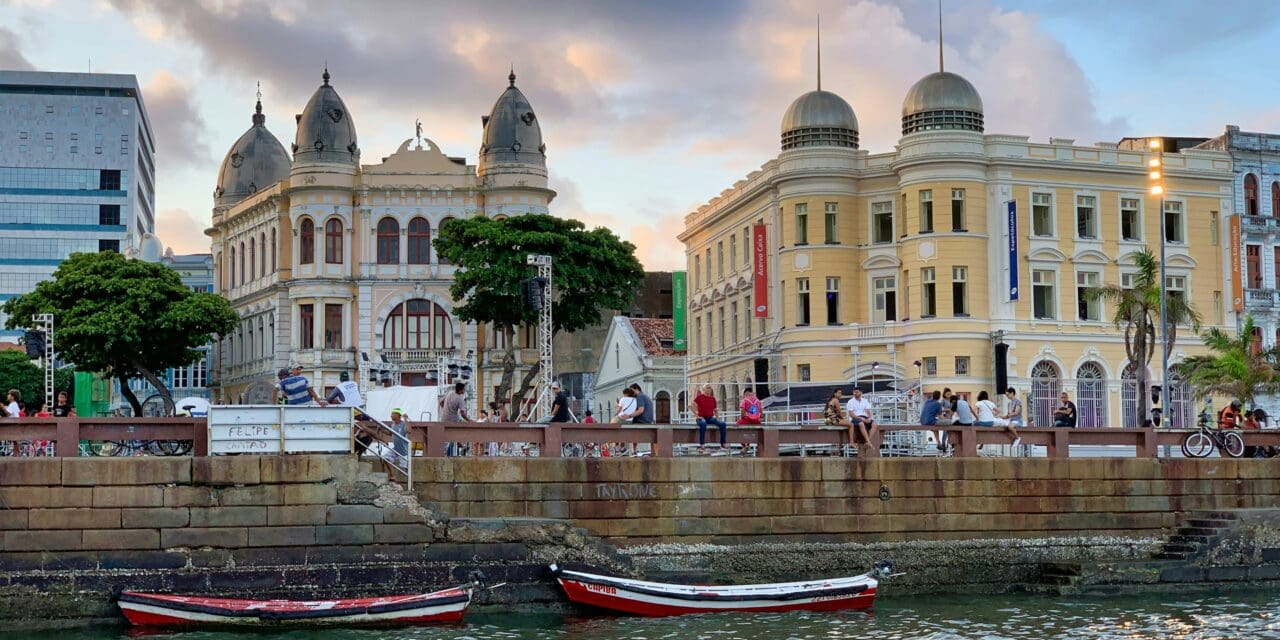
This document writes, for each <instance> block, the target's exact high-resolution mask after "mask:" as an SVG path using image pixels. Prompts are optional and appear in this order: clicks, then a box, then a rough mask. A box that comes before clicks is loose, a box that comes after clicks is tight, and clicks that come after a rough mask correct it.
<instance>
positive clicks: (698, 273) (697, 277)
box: [693, 256, 702, 287]
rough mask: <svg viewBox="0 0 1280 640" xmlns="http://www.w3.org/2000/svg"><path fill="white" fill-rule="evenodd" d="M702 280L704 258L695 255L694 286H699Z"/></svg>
mask: <svg viewBox="0 0 1280 640" xmlns="http://www.w3.org/2000/svg"><path fill="white" fill-rule="evenodd" d="M700 282H702V260H701V258H700V257H699V256H694V257H693V286H695V287H696V286H698V283H700Z"/></svg>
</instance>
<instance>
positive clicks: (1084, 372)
mask: <svg viewBox="0 0 1280 640" xmlns="http://www.w3.org/2000/svg"><path fill="white" fill-rule="evenodd" d="M1076 426H1077V427H1088V428H1097V427H1105V426H1107V381H1106V375H1105V374H1104V373H1103V371H1102V367H1101V366H1099V365H1098V363H1096V362H1086V363H1084V364H1082V365H1080V368H1079V369H1077V370H1076Z"/></svg>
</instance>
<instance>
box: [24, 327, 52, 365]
mask: <svg viewBox="0 0 1280 640" xmlns="http://www.w3.org/2000/svg"><path fill="white" fill-rule="evenodd" d="M22 346H24V347H26V349H27V357H28V358H31V359H33V360H34V359H35V358H43V357H44V351H45V346H46V345H45V340H44V332H43V331H37V330H35V329H27V331H26V332H25V333H23V334H22Z"/></svg>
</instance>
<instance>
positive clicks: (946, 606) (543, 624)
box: [5, 590, 1280, 640]
mask: <svg viewBox="0 0 1280 640" xmlns="http://www.w3.org/2000/svg"><path fill="white" fill-rule="evenodd" d="M132 637H139V636H137V634H130V633H129V632H127V631H126V630H125V629H124V628H123V627H90V628H83V629H76V630H72V631H67V630H61V631H56V632H41V633H21V632H19V633H16V634H15V633H13V632H10V633H9V634H8V637H7V638H6V639H5V640H55V639H57V640H107V639H117V638H119V639H124V638H132ZM144 637H146V638H154V639H156V640H162V639H165V638H172V639H174V640H178V639H181V640H261V639H264V638H287V639H291V640H498V639H502V640H507V639H526V638H527V639H531V640H543V639H546V640H561V639H563V640H623V639H626V640H665V639H671V640H738V639H743V640H754V639H759V640H766V639H767V640H791V639H795V640H800V639H805V640H808V639H815V640H816V639H822V640H840V639H843V638H859V639H864V638H865V639H872V638H874V639H877V640H900V639H901V640H906V639H913V640H914V639H921V640H970V639H973V640H978V639H981V640H998V639H1004V638H1009V639H1022V638H1035V639H1037V640H1039V639H1047V638H1062V639H1068V638H1069V639H1072V640H1076V639H1079V640H1094V639H1099V640H1101V639H1111V638H1126V639H1129V638H1134V639H1136V638H1176V639H1179V640H1209V639H1217V638H1222V639H1228V638H1230V639H1235V638H1242V639H1244V638H1247V639H1251V640H1253V639H1258V640H1265V639H1270V638H1275V639H1280V591H1262V592H1252V591H1242V590H1241V591H1231V592H1226V593H1211V592H1200V593H1192V594H1182V595H1179V594H1165V595H1147V596H1133V597H1112V598H1049V597H1044V596H1033V595H1022V594H1016V595H1000V596H973V597H959V596H931V597H927V598H886V599H883V600H882V601H880V602H878V603H877V604H876V608H875V611H874V612H847V613H806V612H795V613H785V614H733V613H730V614H716V615H697V616H683V617H679V618H659V619H650V618H609V617H594V618H588V617H577V616H562V615H551V614H546V615H537V614H528V613H518V614H517V613H501V612H497V611H494V610H492V609H490V610H477V611H473V612H472V613H471V614H470V615H468V616H467V622H466V623H464V624H462V625H457V626H445V627H417V628H403V629H342V630H336V629H335V630H325V631H291V632H284V633H227V632H203V631H202V632H186V633H165V634H158V635H150V634H148V635H146V636H144Z"/></svg>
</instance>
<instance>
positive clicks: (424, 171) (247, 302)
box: [206, 69, 555, 402]
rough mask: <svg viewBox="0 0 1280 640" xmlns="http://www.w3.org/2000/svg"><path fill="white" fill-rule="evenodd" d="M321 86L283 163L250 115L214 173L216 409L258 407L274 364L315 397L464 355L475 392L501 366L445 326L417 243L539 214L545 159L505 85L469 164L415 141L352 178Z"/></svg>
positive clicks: (520, 99)
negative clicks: (379, 373)
mask: <svg viewBox="0 0 1280 640" xmlns="http://www.w3.org/2000/svg"><path fill="white" fill-rule="evenodd" d="M329 80H330V76H329V72H328V70H327V69H326V70H325V73H324V75H323V83H322V84H321V85H320V87H319V88H317V89H316V92H315V94H314V95H313V96H312V97H311V99H310V100H309V101H308V102H307V105H306V107H305V108H304V109H303V111H302V113H301V114H299V115H298V116H297V133H296V135H295V138H294V143H293V145H292V157H290V154H289V153H287V152H286V151H285V149H284V147H283V146H282V145H281V144H280V142H279V141H278V140H277V139H276V138H275V136H274V135H272V134H271V132H270V131H268V130H267V128H266V118H265V116H264V114H263V113H262V105H261V102H259V103H258V105H257V108H256V111H255V113H254V115H253V117H252V126H251V127H250V128H249V130H248V131H246V132H245V134H244V135H243V136H241V137H240V139H239V140H237V141H236V143H235V144H234V145H232V147H231V149H230V150H229V151H228V152H227V155H226V158H225V159H224V160H223V163H222V168H221V171H220V172H219V175H218V184H217V186H216V189H215V190H214V200H215V206H214V209H213V226H212V228H211V229H209V230H208V231H207V232H206V233H207V234H208V235H209V236H210V237H211V238H212V251H213V259H214V264H215V270H216V276H215V281H216V287H217V291H218V292H219V293H221V294H222V295H223V296H225V297H226V298H227V299H228V300H230V301H231V304H232V306H233V307H234V308H235V309H236V311H237V312H239V314H240V316H241V318H242V322H241V324H240V326H239V327H238V328H237V329H236V331H235V333H233V334H232V335H229V336H226V337H225V339H223V340H222V341H221V343H220V344H219V349H218V356H217V373H216V375H215V376H214V386H215V393H216V394H217V396H218V398H217V399H218V400H221V401H224V402H236V401H246V402H264V401H270V389H271V385H272V384H273V383H274V381H275V371H276V370H277V369H279V368H280V367H284V366H286V365H287V364H288V363H289V362H297V363H299V364H301V365H302V366H303V368H304V372H305V374H306V375H307V376H308V377H310V378H311V380H312V382H313V384H315V385H316V386H317V387H318V388H321V389H324V388H327V387H330V386H332V385H335V384H337V382H338V376H339V374H340V373H341V372H343V371H347V372H350V373H352V374H353V375H355V374H356V372H357V371H359V370H361V369H362V364H367V363H369V362H372V363H392V364H394V365H396V366H397V368H399V369H400V370H401V371H402V376H403V382H404V383H405V384H426V383H428V382H429V380H430V378H431V376H432V375H433V374H432V372H433V371H434V369H435V368H436V367H435V365H436V363H437V361H438V357H440V356H441V355H449V354H453V355H456V356H457V357H463V356H464V354H467V353H474V354H475V356H476V359H477V362H478V363H479V372H478V374H477V375H478V379H477V380H476V382H477V388H479V389H482V390H483V389H491V388H492V387H494V386H496V385H497V378H496V376H495V374H494V372H495V370H497V369H498V367H497V365H498V364H499V363H500V362H501V358H500V357H496V356H491V355H490V351H491V350H493V349H495V348H505V345H501V344H495V342H494V340H493V335H492V332H488V333H489V335H488V336H486V335H485V334H486V332H485V331H483V330H482V329H478V328H477V327H476V326H475V325H468V324H464V323H462V322H460V321H458V320H457V318H455V317H454V315H453V303H452V300H451V297H450V294H449V285H450V283H451V282H452V279H453V273H454V267H453V266H452V265H450V264H449V263H448V262H447V261H445V260H442V259H441V258H440V257H439V256H438V255H437V254H436V252H435V249H434V247H433V246H432V244H431V241H432V238H433V237H434V234H435V233H436V232H437V231H438V230H439V229H440V226H441V225H442V224H443V223H444V222H445V221H446V220H449V219H451V218H464V217H472V216H494V217H502V216H513V215H523V214H527V213H547V212H548V205H549V204H550V202H551V200H552V199H553V198H554V197H555V192H553V191H551V190H549V189H548V188H547V171H546V164H545V155H546V147H545V145H544V144H543V143H542V133H541V129H540V127H539V123H538V121H537V117H536V116H535V115H534V112H533V109H532V107H530V105H529V101H528V100H527V99H526V98H525V96H524V94H523V93H521V91H520V90H519V89H518V88H517V87H516V84H515V80H516V79H515V74H514V73H513V74H512V75H511V76H509V78H508V81H509V86H508V87H506V89H505V90H504V91H503V92H502V94H501V95H500V96H499V97H498V99H497V102H496V103H495V104H494V105H493V109H492V110H491V112H490V114H489V115H488V116H484V117H483V118H482V125H483V137H482V140H483V141H482V144H481V146H480V153H479V162H478V163H477V164H475V165H471V164H468V163H467V162H466V160H465V158H459V157H452V156H449V155H446V154H445V153H444V152H442V151H441V150H440V148H439V147H438V146H437V145H436V144H435V143H434V142H432V141H431V140H428V139H425V138H422V137H421V135H419V136H418V137H417V138H411V139H409V140H406V141H405V142H404V143H403V144H401V145H400V147H399V149H397V150H396V151H395V153H393V154H391V155H390V156H387V157H385V158H383V159H382V161H381V162H379V163H376V164H364V165H362V164H361V163H360V151H361V150H360V147H359V144H358V142H357V135H356V126H355V123H354V119H353V117H352V114H351V113H350V111H349V110H348V109H347V107H346V105H345V103H344V102H343V101H342V98H341V97H340V96H339V94H338V92H337V90H336V89H335V87H334V86H333V85H331V84H330V82H329ZM486 338H487V340H486ZM366 358H367V360H366ZM532 361H533V360H529V362H530V363H531V362H532Z"/></svg>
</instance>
